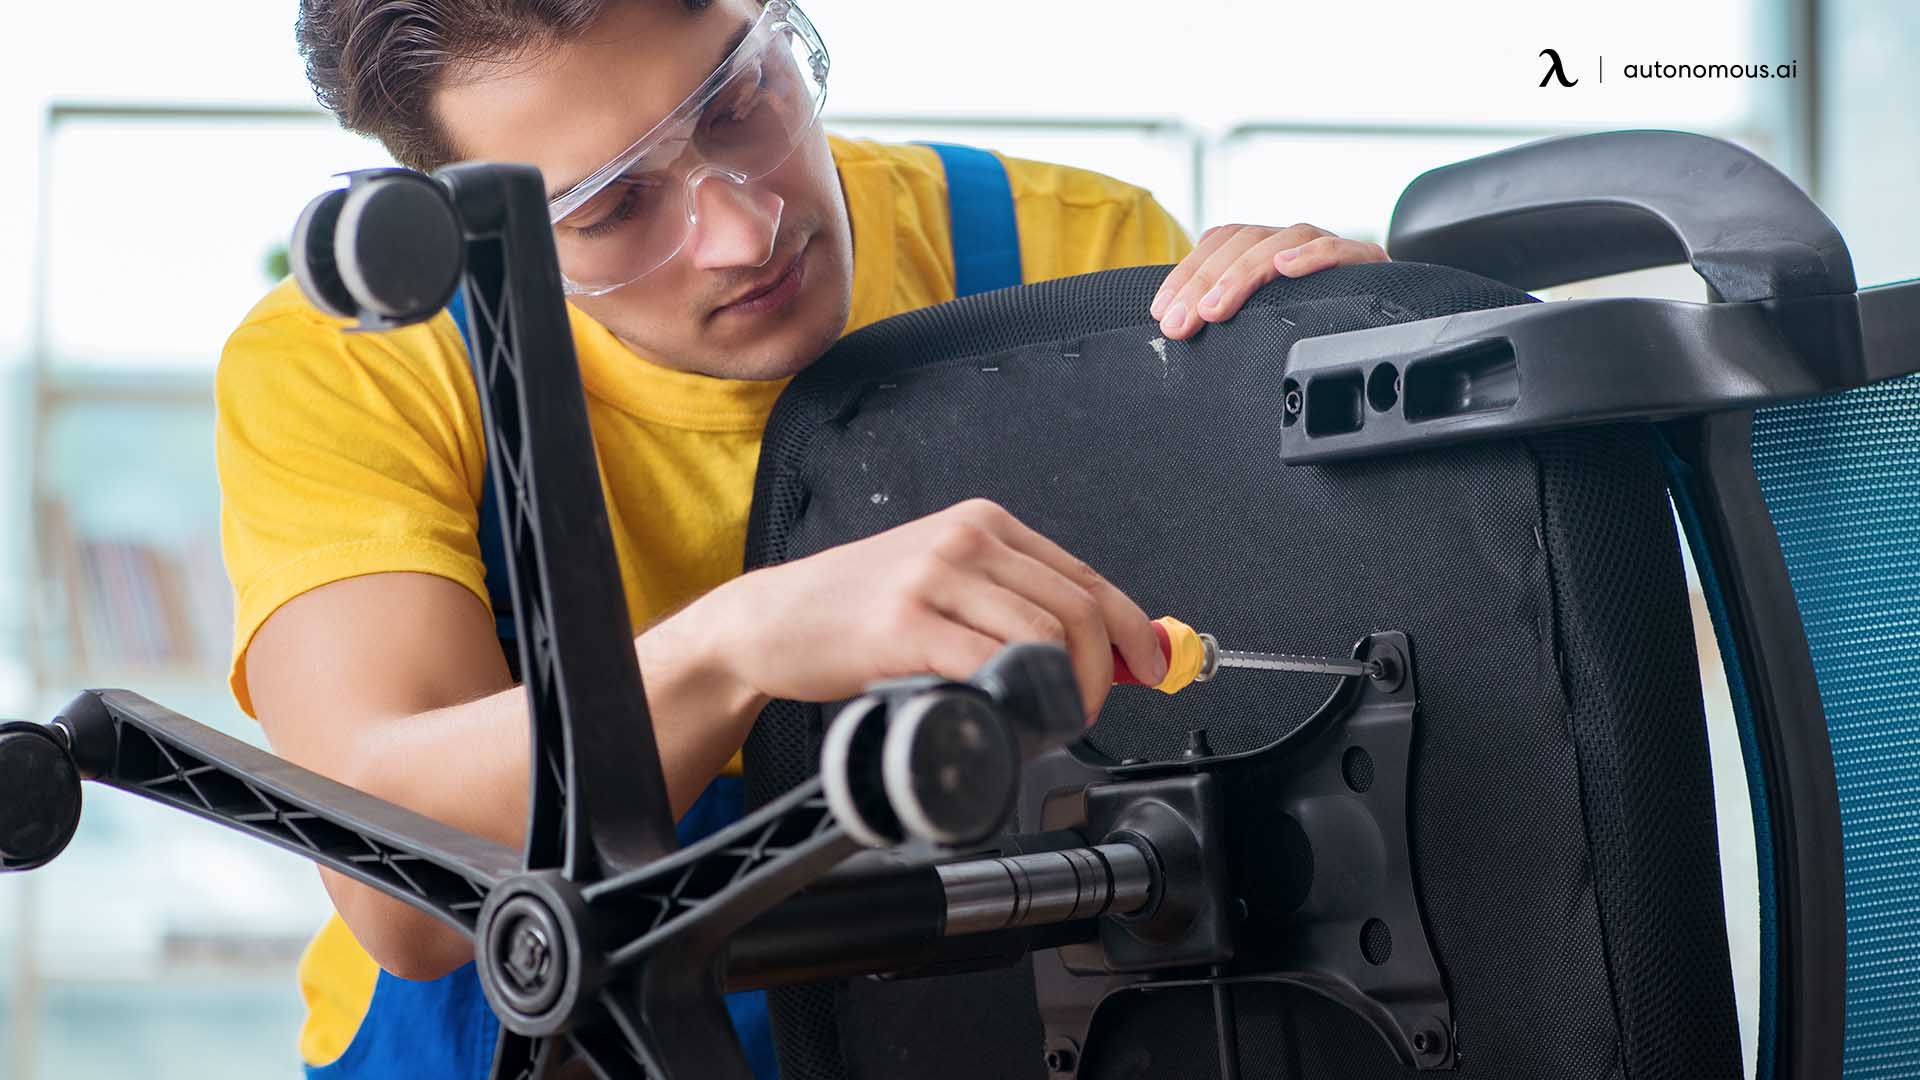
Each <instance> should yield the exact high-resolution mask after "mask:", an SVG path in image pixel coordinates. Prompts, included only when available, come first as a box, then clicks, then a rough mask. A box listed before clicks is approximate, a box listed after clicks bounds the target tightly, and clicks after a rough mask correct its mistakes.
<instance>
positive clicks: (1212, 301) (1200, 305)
mask: <svg viewBox="0 0 1920 1080" xmlns="http://www.w3.org/2000/svg"><path fill="white" fill-rule="evenodd" d="M1236 228H1237V229H1238V231H1237V232H1235V233H1234V235H1233V236H1231V237H1230V238H1228V239H1227V240H1226V241H1225V242H1223V243H1221V244H1219V245H1218V246H1216V247H1215V248H1214V249H1213V250H1212V251H1211V252H1209V253H1208V254H1207V255H1206V256H1205V257H1204V258H1199V253H1198V252H1197V251H1196V252H1195V254H1194V255H1192V256H1189V257H1188V258H1189V259H1196V258H1199V263H1200V265H1199V266H1198V267H1197V268H1196V269H1195V270H1194V272H1193V275H1192V276H1191V277H1189V278H1188V279H1187V280H1186V282H1185V283H1184V284H1183V285H1182V286H1181V288H1180V291H1179V292H1178V293H1176V294H1175V295H1174V297H1173V299H1172V301H1171V303H1169V305H1168V306H1167V310H1166V313H1165V315H1164V316H1163V317H1162V318H1161V320H1160V332H1161V333H1163V334H1165V335H1167V336H1168V337H1169V338H1172V339H1174V340H1175V341H1179V340H1182V339H1185V338H1188V337H1191V336H1193V334H1195V333H1197V332H1198V331H1199V329H1200V327H1201V326H1203V325H1205V322H1206V318H1205V314H1204V312H1205V310H1206V309H1208V308H1209V307H1213V306H1215V305H1216V304H1217V302H1218V300H1219V298H1220V293H1218V292H1216V291H1215V290H1216V288H1217V286H1219V284H1220V282H1221V280H1222V278H1224V277H1226V276H1228V275H1230V274H1232V273H1233V272H1234V270H1235V268H1236V267H1238V266H1240V265H1242V264H1244V263H1245V262H1246V260H1247V257H1248V255H1249V253H1250V252H1252V251H1253V250H1254V249H1255V248H1258V247H1260V246H1261V245H1264V244H1266V243H1268V242H1269V241H1270V240H1272V239H1273V238H1274V237H1284V238H1286V239H1285V243H1284V246H1296V245H1299V244H1301V243H1304V242H1306V241H1307V240H1310V239H1312V238H1313V237H1315V236H1322V235H1325V231H1324V230H1322V229H1319V228H1317V227H1315V226H1312V225H1308V224H1305V223H1302V224H1298V225H1292V226H1289V227H1287V228H1285V229H1271V228H1267V227H1265V226H1257V225H1242V226H1237V227H1236ZM1262 261H1263V262H1264V261H1266V259H1265V258H1263V259H1262ZM1223 317H1224V316H1223Z"/></svg>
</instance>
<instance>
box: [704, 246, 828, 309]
mask: <svg viewBox="0 0 1920 1080" xmlns="http://www.w3.org/2000/svg"><path fill="white" fill-rule="evenodd" d="M811 246H812V244H811V242H810V241H809V242H808V243H806V244H803V245H801V247H800V250H799V251H797V252H795V253H794V255H793V258H792V259H790V260H788V262H787V264H786V265H785V266H784V267H782V268H781V270H780V272H779V273H778V274H777V275H775V276H774V277H772V278H770V279H768V280H767V281H764V282H762V283H760V284H758V285H755V286H754V287H752V288H751V289H749V290H748V291H747V292H745V293H742V294H741V295H740V296H738V297H736V298H734V299H732V300H729V301H728V302H726V303H724V304H722V305H720V306H719V307H717V308H715V309H714V312H713V313H714V315H715V316H716V317H719V316H722V315H763V314H765V313H767V312H770V311H778V310H779V309H781V308H783V307H785V306H786V305H787V304H789V303H791V302H792V300H793V298H794V297H795V296H797V295H799V292H800V285H801V283H802V282H803V281H804V280H805V279H806V257H807V250H808V248H810V247H811Z"/></svg>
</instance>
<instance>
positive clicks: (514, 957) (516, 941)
mask: <svg viewBox="0 0 1920 1080" xmlns="http://www.w3.org/2000/svg"><path fill="white" fill-rule="evenodd" d="M552 958H553V954H552V950H551V949H550V948H549V946H548V944H547V936H546V935H545V934H543V933H541V932H540V928H539V927H538V926H535V925H533V924H532V923H531V922H524V923H521V924H520V925H519V926H518V927H516V928H515V930H514V932H513V944H512V945H511V946H509V947H508V950H507V971H508V973H509V974H511V975H512V976H513V978H514V981H515V982H518V983H519V984H520V987H521V989H523V990H531V989H534V988H535V987H537V986H539V985H540V984H541V983H542V982H545V981H546V977H547V970H548V967H549V962H550V961H551V960H552Z"/></svg>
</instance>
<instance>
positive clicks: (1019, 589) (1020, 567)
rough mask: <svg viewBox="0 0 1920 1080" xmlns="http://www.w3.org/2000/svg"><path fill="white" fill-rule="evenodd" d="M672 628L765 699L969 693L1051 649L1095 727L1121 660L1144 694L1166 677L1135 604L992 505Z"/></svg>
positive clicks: (873, 540) (803, 566)
mask: <svg viewBox="0 0 1920 1080" xmlns="http://www.w3.org/2000/svg"><path fill="white" fill-rule="evenodd" d="M670 621H671V622H686V621H693V622H696V623H698V624H700V626H699V630H698V631H697V632H698V634H699V636H701V637H704V638H706V639H707V640H708V641H711V642H714V643H715V645H714V647H715V648H716V649H717V650H718V651H720V652H721V653H722V654H724V655H725V656H726V657H728V660H727V661H726V666H727V667H728V668H729V669H730V670H731V672H732V674H733V676H734V678H736V679H738V680H740V681H742V682H744V683H745V684H747V685H749V686H751V687H752V688H753V690H754V691H755V692H756V693H758V694H759V695H761V696H763V697H783V698H792V699H796V700H800V701H837V700H840V699H843V698H849V697H852V696H854V695H856V694H858V693H860V692H861V691H862V690H864V689H865V688H866V687H867V685H868V684H869V683H872V682H875V681H878V680H880V679H886V678H896V677H899V676H902V675H916V674H923V673H927V672H932V673H934V674H937V675H940V676H943V677H945V678H949V679H954V680H964V679H966V678H969V677H971V676H972V675H973V673H974V672H975V671H977V670H978V669H979V668H980V666H981V665H982V664H985V663H986V662H987V660H988V659H989V658H991V657H992V656H993V655H994V654H995V653H996V652H998V651H999V650H1000V648H1001V647H1002V646H1004V645H1007V644H1010V643H1012V642H1018V641H1054V642H1060V643H1062V644H1064V645H1066V647H1067V651H1068V653H1069V654H1070V655H1071V656H1072V658H1073V668H1074V672H1075V674H1076V675H1078V677H1079V682H1080V696H1081V700H1082V701H1083V702H1085V704H1086V711H1087V718H1088V720H1089V721H1091V720H1092V718H1093V717H1094V716H1095V715H1097V714H1098V713H1099V711H1100V704H1101V702H1102V701H1104V700H1105V699H1106V696H1107V691H1108V690H1109V689H1110V688H1111V687H1112V685H1113V652H1112V647H1114V646H1117V647H1118V648H1119V650H1120V655H1121V656H1122V657H1124V658H1125V659H1126V661H1127V665H1128V666H1129V667H1131V668H1132V669H1133V670H1134V671H1135V672H1136V673H1138V674H1139V675H1140V676H1141V678H1142V680H1143V681H1145V682H1147V683H1154V682H1158V681H1159V680H1160V679H1161V678H1163V677H1164V675H1165V671H1166V660H1165V659H1164V658H1163V657H1162V656H1161V655H1160V649H1159V644H1158V639H1157V638H1156V637H1155V636H1154V632H1153V627H1152V625H1151V624H1150V623H1149V622H1148V620H1147V616H1146V613H1145V612H1143V611H1141V610H1140V608H1139V606H1138V605H1136V604H1134V602H1133V601H1132V600H1129V599H1127V597H1126V595H1125V594H1124V593H1122V592H1121V591H1120V590H1119V589H1117V588H1115V587H1114V586H1113V585H1112V584H1111V583H1110V582H1108V581H1107V580H1106V579H1105V578H1103V577H1101V576H1100V574H1099V573H1097V572H1096V571H1094V570H1093V568H1092V567H1089V566H1088V565H1087V564H1085V563H1084V562H1081V561H1080V560H1079V559H1077V558H1075V557H1073V556H1072V555H1070V554H1068V553H1067V552H1066V551H1064V550H1062V549H1061V548H1060V547H1059V545H1057V544H1055V543H1054V542H1053V541H1051V540H1048V539H1047V538H1046V537H1044V536H1042V535H1040V534H1039V533H1037V532H1035V531H1033V530H1032V529H1030V528H1028V527H1027V526H1025V525H1023V524H1021V523H1020V522H1019V521H1018V520H1016V519H1015V518H1014V516H1013V515H1012V514H1010V513H1008V512H1007V511H1006V510H1004V509H1002V508H1001V507H999V506H997V505H995V504H994V503H991V502H988V501H986V500H983V499H975V500H972V501H970V502H965V503H961V504H959V505H957V506H953V507H950V508H948V509H946V510H942V511H940V512H939V513H936V514H931V515H929V516H927V517H924V518H921V519H919V520H917V521H911V522H908V523H907V524H905V525H901V526H899V527H897V528H894V529H890V530H888V531H887V532H884V533H880V534H879V535H877V536H871V537H868V538H866V539H864V540H859V541H856V542H854V543H851V544H846V545H843V546H841V547H837V548H833V549H831V550H828V551H823V552H821V553H820V554H818V555H814V556H812V557H810V558H805V559H799V560H796V561H794V562H791V563H787V564H785V565H782V566H773V567H768V568H766V569H764V570H757V571H755V572H753V573H751V574H747V575H745V576H743V577H739V578H736V579H734V580H733V581H730V582H728V583H727V584H725V585H722V586H720V587H719V588H718V589H715V590H714V591H713V592H711V593H708V594H707V595H706V596H705V597H702V598H701V599H700V600H698V601H696V602H695V603H694V604H693V605H691V606H690V607H688V608H687V609H686V610H684V611H682V612H681V613H680V614H679V615H676V616H675V617H674V619H673V620H670Z"/></svg>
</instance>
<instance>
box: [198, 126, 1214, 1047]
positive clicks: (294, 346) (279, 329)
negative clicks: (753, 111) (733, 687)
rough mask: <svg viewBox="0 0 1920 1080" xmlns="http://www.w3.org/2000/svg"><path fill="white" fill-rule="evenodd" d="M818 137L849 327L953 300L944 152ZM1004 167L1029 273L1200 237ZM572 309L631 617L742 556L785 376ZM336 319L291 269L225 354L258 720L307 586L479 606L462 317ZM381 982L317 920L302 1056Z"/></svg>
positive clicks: (222, 418) (1140, 255)
mask: <svg viewBox="0 0 1920 1080" xmlns="http://www.w3.org/2000/svg"><path fill="white" fill-rule="evenodd" d="M831 145H832V150H833V156H834V161H835V164H836V165H837V167H838V170H839V174H840V181H841V185H842V187H843V189H844V191H845V194H846V201H847V207H848V212H849V215H850V217H851V219H852V224H853V238H854V259H853V309H852V313H851V315H850V317H849V319H848V323H847V331H848V332H851V331H853V330H857V329H859V328H860V327H862V326H865V325H867V324H868V323H872V322H876V321H878V320H880V319H884V318H887V317H889V316H892V315H897V314H900V313H901V312H905V311H910V310H913V309H916V308H920V307H925V306H928V305H930V304H936V303H940V302H942V301H946V300H951V299H953V296H954V269H953V256H952V250H951V244H950V235H949V223H948V216H947V213H948V212H947V198H946V175H945V172H944V171H943V169H942V168H941V165H940V162H939V159H938V157H937V156H936V155H935V153H934V152H933V151H932V150H930V149H928V148H926V147H920V146H895V145H887V144H880V143H873V142H866V141H854V140H847V139H841V138H838V137H833V138H832V139H831ZM1006 165H1007V174H1008V180H1009V182H1010V184H1011V186H1012V189H1013V196H1014V202H1015V214H1016V218H1017V221H1018V225H1019V231H1020V257H1021V262H1022V268H1023V272H1024V275H1025V278H1026V280H1027V281H1029V282H1033V281H1044V280H1047V279H1050V278H1058V277H1067V276H1070V275H1073V274H1081V273H1088V272H1091V271H1095V270H1107V269H1114V268H1118V267H1123V266H1139V265H1149V264H1154V263H1166V262H1174V261H1177V260H1178V259H1180V258H1181V257H1182V256H1184V255H1185V254H1186V253H1187V251H1189V250H1190V248H1191V244H1190V243H1189V241H1188V239H1187V237H1186V235H1185V233H1184V232H1183V231H1182V230H1181V228H1180V226H1179V225H1178V224H1177V223H1176V222H1175V221H1174V220H1173V219H1172V218H1171V217H1170V216H1169V215H1168V214H1167V213H1166V211H1165V210H1163V209H1162V208H1161V207H1160V206H1159V204H1158V203H1156V202H1155V201H1154V200H1153V198H1152V196H1151V195H1150V194H1149V193H1148V192H1146V191H1144V190H1141V189H1140V188H1137V187H1132V186H1130V185H1127V184H1122V183H1119V182H1117V181H1115V180H1112V179H1109V178H1107V177H1105V176H1101V175H1098V174H1096V173H1091V172H1087V171H1085V170H1080V169H1070V168H1064V167H1061V166H1057V165H1047V164H1041V163H1037V162H1030V161H1021V160H1017V159H1008V160H1007V161H1006ZM569 312H570V314H571V316H572V324H573V336H574V348H575V350H576V352H577V353H578V356H579V361H580V371H581V377H582V380H583V382H584V384H585V387H586V393H587V411H588V416H589V419H590V421H591V424H592V427H593V436H594V443H595V446H596V449H597V451H598V453H599V458H600V468H601V477H602V484H601V491H602V494H603V495H604V496H605V498H606V502H607V511H608V515H609V519H610V522H611V525H612V531H613V541H614V551H615V555H616V558H617V559H618V562H619V565H620V577H621V583H622V585H623V587H624V589H625V593H626V601H627V610H628V612H629V613H630V614H631V616H632V620H633V624H634V628H635V630H636V631H638V630H639V629H640V628H642V627H644V626H645V625H647V624H649V623H651V622H653V621H654V620H656V619H658V618H660V617H661V616H663V615H665V614H667V613H669V612H671V611H673V610H675V609H676V608H678V607H680V606H681V605H683V604H685V603H687V602H689V601H691V600H693V599H694V598H696V597H698V596H699V595H701V594H702V593H704V592H706V591H708V590H710V589H712V588H714V587H715V586H717V585H719V584H721V583H722V582H724V581H726V580H727V579H729V578H731V577H734V576H735V575H737V574H739V572H740V569H741V563H742V561H743V559H744V555H745V547H746V523H747V509H748V503H749V501H750V499H751V497H752V491H753V478H754V470H755V467H756V465H757V464H758V460H759V454H760V436H761V430H762V428H763V427H764V426H765V424H766V420H767V416H768V413H769V412H770V411H771V410H772V407H773V403H774V399H775V398H777V397H778V396H779V394H780V391H781V390H782V389H784V387H785V385H786V382H785V380H778V381H763V382H755V381H747V380H729V379H717V378H712V377H708V376H703V375H694V374H688V373H685V372H679V371H673V370H670V369H667V368H664V367H661V366H659V365H656V364H653V363H650V362H649V361H647V360H646V359H645V358H643V357H640V356H637V355H636V354H634V353H633V352H632V350H630V349H628V348H627V347H626V346H625V345H623V344H622V343H621V342H620V341H618V340H617V339H616V338H614V336H613V335H612V334H611V333H609V332H608V331H607V330H606V329H605V328H603V327H601V326H600V325H599V324H597V323H595V322H594V321H592V320H591V319H589V318H588V317H587V316H586V315H584V314H583V313H581V312H580V311H579V310H578V309H571V308H570V309H569ZM342 325H343V323H342V322H341V320H338V319H335V318H332V317H329V316H327V315H325V314H323V313H321V312H320V311H318V310H317V309H315V308H314V307H313V306H311V305H310V304H308V303H307V302H306V300H305V299H304V298H303V297H302V296H301V294H300V292H299V290H298V288H296V287H295V286H294V285H293V283H292V282H290V281H289V282H284V283H282V284H281V285H280V286H279V287H278V288H276V289H275V290H274V291H273V292H271V293H269V294H268V295H267V297H266V298H265V299H263V300H262V301H261V302H260V303H259V304H258V305H257V306H256V307H255V308H254V309H253V311H251V312H250V313H249V314H248V315H247V317H246V319H245V320H244V321H243V322H242V323H241V324H240V327H239V329H237V330H236V331H234V334H233V336H232V337H231V338H230V339H229V340H228V342H227V346H226V349H225V351H224V352H223V354H222V356H221V361H220V369H219V374H218V376H217V383H216V396H217V400H218V405H219V418H218V430H217V447H218V457H219V471H220V486H221V495H222V503H221V541H222V547H223V549H224V553H225V556H226V562H227V572H228V575H229V576H230V577H231V578H232V581H233V587H234V592H235V618H234V648H233V666H232V669H231V672H230V675H229V678H230V682H231V685H232V689H233V694H234V697H235V699H236V700H237V701H238V702H239V704H240V707H241V708H242V709H244V710H246V711H247V713H248V714H249V715H252V713H253V702H252V699H251V697H250V696H249V694H248V692H247V683H246V650H247V645H248V643H249V642H250V641H251V640H252V639H253V635H254V633H255V632H256V631H257V630H258V629H259V628H260V626H261V624H262V623H264V622H265V621H266V620H267V617H268V616H270V615H272V614H273V612H274V611H275V610H276V609H278V608H279V607H280V605H282V604H284V603H286V602H287V601H288V600H291V599H293V598H294V597H296V596H298V595H300V594H301V593H304V592H306V591H308V590H310V589H315V588H318V587H320V586H322V585H326V584H329V583H331V582H335V581H340V580H343V579H345V578H350V577H357V576H360V575H362V574H373V573H383V572H391V571H413V572H418V573H427V574H437V575H440V576H442V577H445V578H449V579H451V580H453V581H456V582H459V583H460V584H462V585H465V586H466V587H467V588H468V589H471V590H472V591H473V593H474V595H476V596H478V597H479V598H480V600H481V601H482V602H483V603H484V602H486V601H487V590H486V584H485V577H486V572H485V568H484V566H483V565H482V563H481V559H480V548H479V542H478V540H477V539H476V532H475V529H476V523H477V521H478V516H479V515H478V506H479V503H480V494H481V490H480V488H481V481H482V479H483V474H484V461H485V455H484V443H483V441H482V435H481V426H480V406H479V400H478V398H477V397H476V394H475V390H474V386H473V379H472V376H471V373H470V369H469V367H468V363H467V357H466V350H465V348H464V346H463V345H462V344H461V341H460V337H459V333H458V331H457V330H456V329H455V327H454V324H453V320H452V319H451V318H449V317H448V316H446V315H444V314H443V315H439V316H436V317H435V318H433V319H431V320H430V321H428V322H427V323H425V324H422V325H418V326H412V327H408V328H405V329H402V330H396V331H392V332H389V333H383V334H342V333H340V332H339V331H340V327H341V326H342ZM736 763H737V758H736ZM376 976H377V971H376V969H375V967H374V964H373V961H372V959H371V958H370V957H368V956H367V954H366V953H365V952H364V951H363V950H361V948H360V947H359V945H358V944H357V943H356V942H355V941H354V940H353V937H352V935H351V934H350V933H349V932H348V931H347V929H346V926H345V925H344V924H343V923H341V922H340V920H339V918H338V916H335V917H334V918H333V919H331V920H329V922H328V924H327V925H326V927H325V928H323V929H322V931H321V933H320V934H319V936H317V937H316V938H315V939H314V941H313V943H312V945H310V946H309V947H308V950H307V953H306V955H305V956H304V957H303V958H302V961H301V972H300V982H301V988H302V992H303V994H304V995H305V997H306V1000H307V1005H308V1016H307V1022H306V1026H305V1028H304V1029H303V1031H302V1033H301V1053H302V1056H303V1057H304V1058H305V1059H306V1061H307V1062H308V1063H309V1064H316V1065H317V1064H324V1063H326V1062H329V1061H332V1060H334V1059H335V1058H337V1057H338V1056H339V1055H340V1054H341V1053H343V1052H344V1051H345V1050H346V1048H347V1046H348V1044H349V1042H350V1041H351V1040H352V1038H353V1034H354V1032H355V1030H356V1029H357V1028H358V1027H359V1024H360V1021H361V1018H362V1017H363V1016H365V1014H366V1010H367V1006H368V1003H369V1001H370V1000H371V998H372V994H373V986H374V983H375V979H376Z"/></svg>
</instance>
